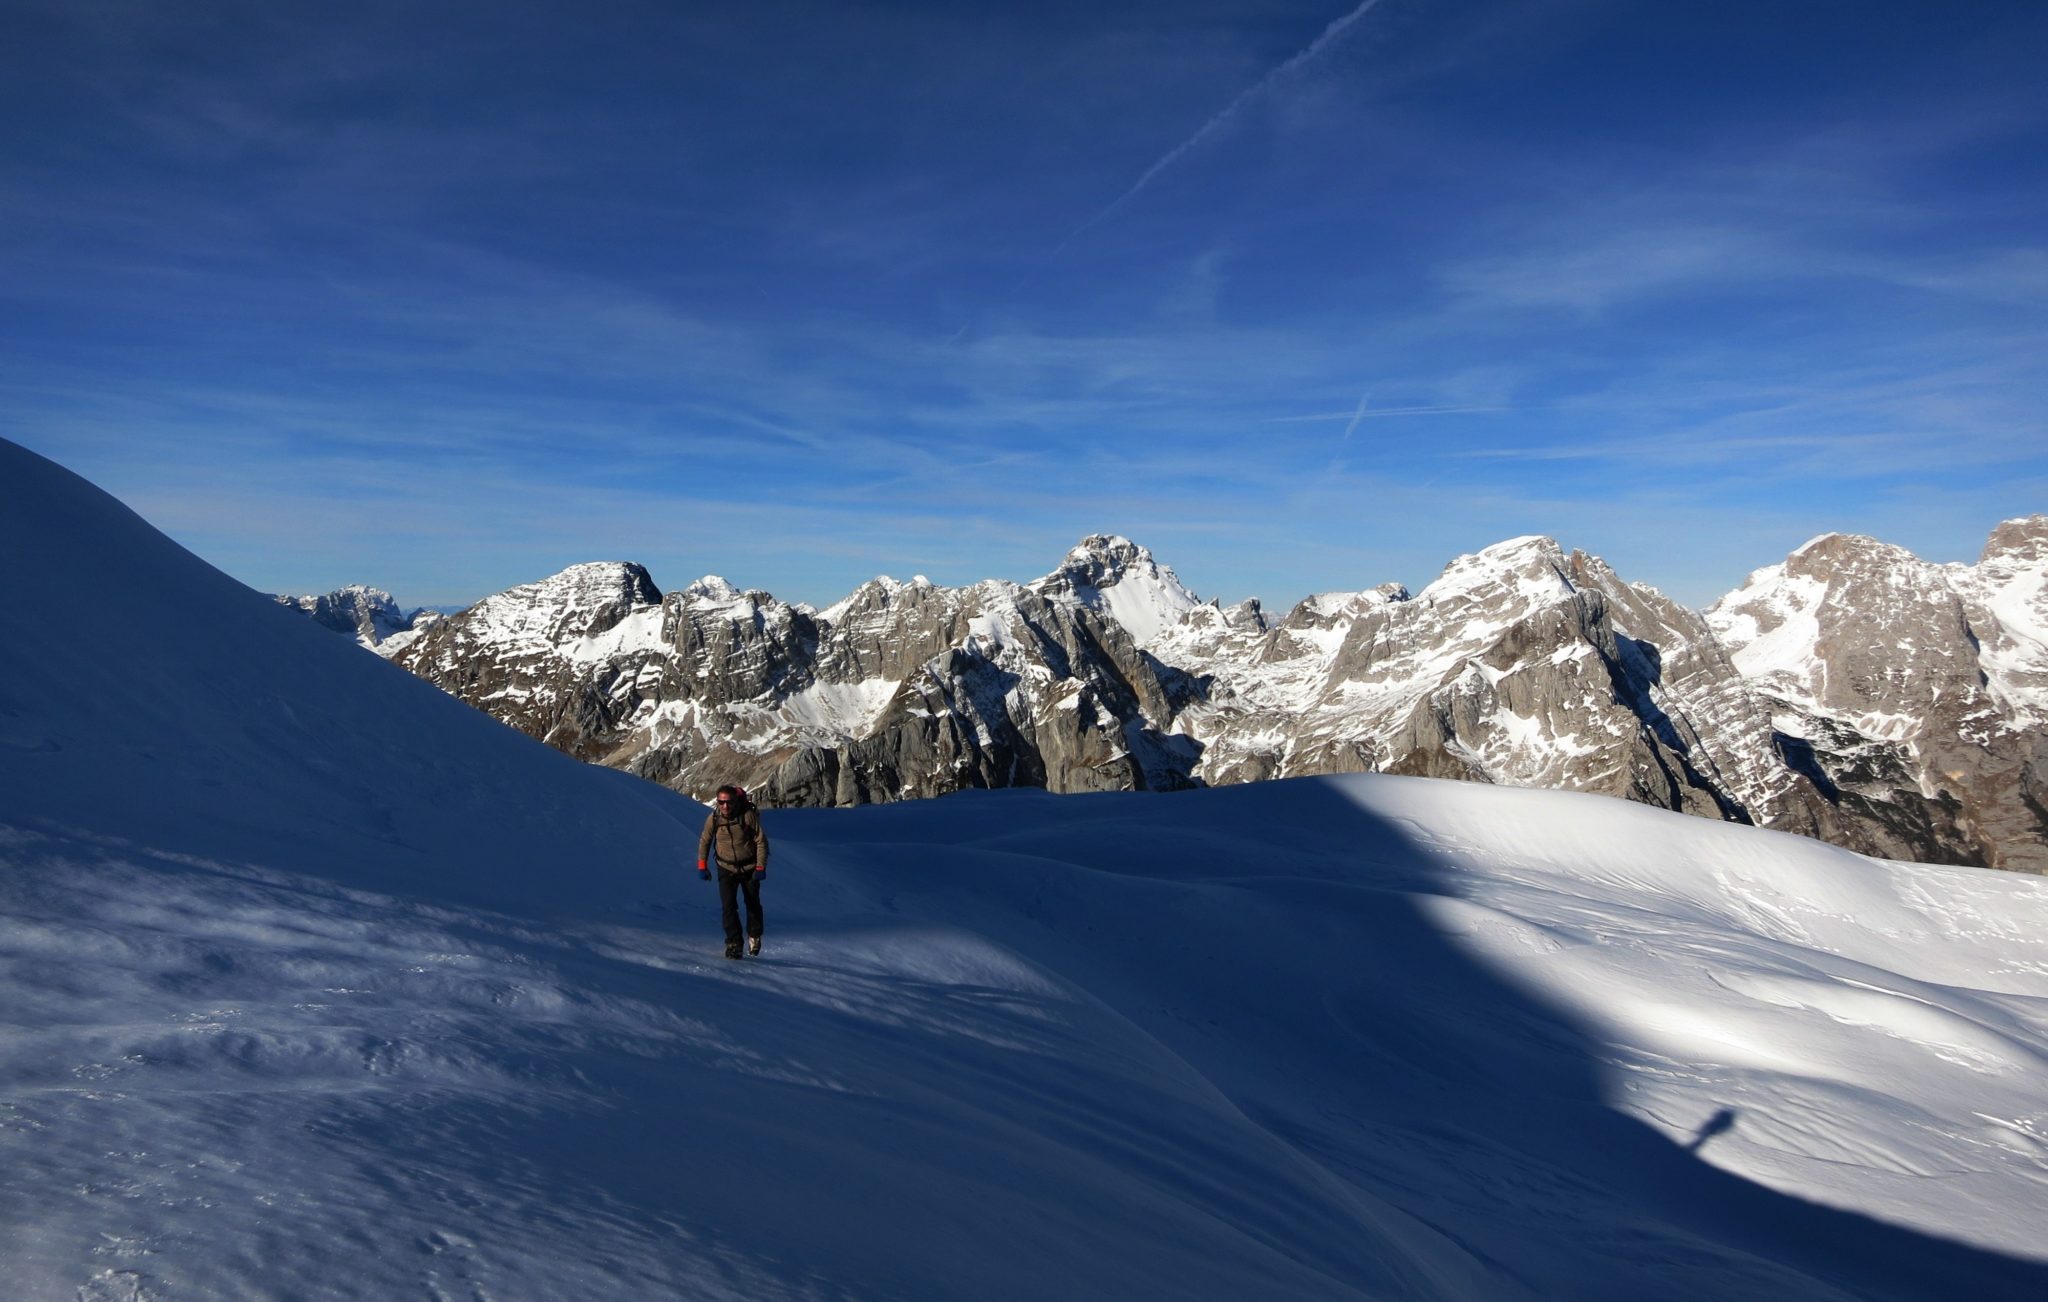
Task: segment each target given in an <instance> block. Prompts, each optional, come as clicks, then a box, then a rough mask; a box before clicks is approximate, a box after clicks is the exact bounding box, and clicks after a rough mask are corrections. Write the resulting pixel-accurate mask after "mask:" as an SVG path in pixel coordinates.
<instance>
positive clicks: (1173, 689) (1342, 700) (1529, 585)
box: [395, 517, 2048, 871]
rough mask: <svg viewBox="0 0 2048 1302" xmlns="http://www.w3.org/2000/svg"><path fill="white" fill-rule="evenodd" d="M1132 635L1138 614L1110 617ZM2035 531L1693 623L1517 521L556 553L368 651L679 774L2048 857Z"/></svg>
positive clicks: (783, 795)
mask: <svg viewBox="0 0 2048 1302" xmlns="http://www.w3.org/2000/svg"><path fill="white" fill-rule="evenodd" d="M1133 626H1135V627H1133ZM2044 633H2048V517H2035V518H2033V519H2032V520H2028V521H2011V522H2008V523H2007V524H2005V525H2002V526H2000V529H1999V531H1998V532H1997V533H1995V534H1994V535H1993V537H1992V541H1991V543H1990V545H1989V546H1987V547H1986V549H1985V553H1984V556H1983V558H1982V559H1981V560H1980V562H1979V563H1978V564H1977V565H1976V566H1947V567H1942V566H1931V565H1927V564H1925V563H1923V562H1920V561H1918V560H1917V559H1915V558H1913V557H1912V556H1911V555H1910V554H1908V553H1905V552H1903V551H1900V550H1899V549H1897V548H1891V547H1886V546H1885V545H1883V544H1880V543H1875V542H1873V541H1871V540H1869V539H1846V538H1839V537H1832V536H1831V537H1829V538H1824V539H1817V540H1816V541H1815V542H1814V543H1811V544H1809V545H1808V546H1807V547H1804V548H1801V549H1800V550H1799V551H1798V552H1796V553H1794V554H1793V556H1792V557H1790V558H1788V560H1787V561H1786V562H1785V563H1784V564H1783V565H1780V566H1773V567H1770V568H1769V569H1766V570H1761V571H1758V573H1757V574H1756V575H1754V576H1752V579H1751V582H1750V584H1749V585H1748V586H1746V587H1745V588H1744V589H1743V590H1741V591H1739V592H1737V593H1734V594H1731V595H1730V596H1729V597H1728V598H1726V599H1725V600H1724V601H1723V602H1721V603H1720V604H1719V605H1717V606H1716V607H1714V608H1713V610H1712V611H1710V612H1709V613H1708V614H1707V615H1705V616H1703V615H1702V614H1700V613H1698V612H1695V611H1692V610H1688V609H1686V608H1685V607H1683V606H1680V605H1679V604H1678V603H1676V602H1674V601H1672V600H1670V599H1669V598H1667V597H1665V596H1664V595H1663V594H1662V593H1660V592H1658V591H1657V590H1656V589H1654V588H1649V587H1645V586H1642V585H1640V584H1634V583H1629V582H1626V581H1625V580H1623V579H1622V578H1621V577H1620V576H1619V575H1617V574H1616V573H1615V572H1614V571H1613V570H1612V568H1610V567H1609V566H1608V565H1607V564H1606V563H1605V562H1603V561H1601V560H1600V559H1599V558H1597V557H1593V556H1588V555H1586V554H1585V553H1582V552H1571V553H1566V552H1565V551H1563V550H1562V549H1561V548H1560V547H1559V546H1558V545H1557V544H1556V543H1555V542H1554V541H1552V540H1550V539H1548V538H1519V539H1514V540H1511V541H1509V542H1506V543H1501V544H1499V545H1497V546H1494V547H1490V548H1487V549H1486V550H1484V551H1481V552H1477V553H1474V554H1472V555H1470V556H1462V557H1459V558H1458V559H1456V560H1454V561H1453V562H1451V564H1450V565H1449V566H1447V567H1446V569H1445V570H1444V573H1443V574H1442V575H1441V576H1439V577H1438V578H1437V580H1436V581H1435V582H1433V583H1431V584H1430V585H1429V586H1428V587H1426V588H1424V589H1423V590H1422V591H1421V592H1420V593H1416V594H1410V593H1409V592H1408V590H1407V589H1405V588H1403V587H1401V586H1400V585H1397V584H1387V585H1384V586H1382V587H1379V588H1376V589H1371V590H1368V591H1363V592H1355V593H1338V594H1324V595H1320V596H1315V597H1311V598H1308V599H1307V600H1305V601H1303V602H1301V603H1300V604H1299V605H1297V606H1296V607H1295V608H1294V609H1293V610H1292V611H1291V612H1289V613H1288V615H1287V616H1286V618H1285V619H1282V620H1280V621H1278V622H1277V623H1275V622H1273V621H1272V620H1271V619H1270V618H1269V617H1268V616H1267V615H1266V613H1265V612H1264V611H1263V610H1262V609H1261V608H1260V607H1259V606H1258V603H1256V602H1246V603H1243V604H1241V605H1239V606H1235V607H1232V608H1230V609H1227V610H1226V609H1224V608H1222V607H1220V606H1218V605H1215V604H1207V605H1204V604H1201V603H1199V602H1198V601H1197V600H1196V599H1195V598H1194V596H1193V595H1192V594H1191V593H1189V592H1188V590H1187V589H1186V588H1185V587H1183V586H1182V585H1181V584H1180V582H1179V580H1178V579H1177V578H1175V577H1174V576H1173V572H1172V571H1171V570H1170V569H1167V568H1166V567H1164V566H1161V565H1159V564H1158V563H1157V562H1156V561H1155V560H1154V559H1153V558H1152V556H1151V554H1150V553H1149V552H1146V551H1145V550H1144V549H1143V548H1140V547H1137V546H1136V545H1135V544H1132V543H1131V542H1130V541H1129V540H1127V539H1123V538H1118V537H1114V536H1108V535H1098V536H1095V537H1091V538H1088V539H1085V540H1083V542H1082V543H1081V544H1080V545H1079V546H1078V547H1076V548H1075V549H1074V551H1073V552H1072V553H1070V554H1069V555H1068V556H1067V557H1066V558H1065V560H1064V561H1063V562H1062V563H1061V565H1060V567H1059V568H1058V569H1057V570H1055V571H1054V572H1053V573H1052V574H1049V575H1047V576H1046V577H1045V578H1043V579H1040V580H1038V581H1036V582H1034V583H1031V584H1028V585H1022V586H1020V585H1017V584H1013V583H1005V582H996V581H991V582H986V583H980V584H975V585H973V586H971V587H965V588H943V587H938V586H935V585H933V584H931V583H930V582H928V581H926V580H924V579H921V578H920V579H915V580H913V581H911V582H909V583H899V582H896V581H895V580H892V579H876V580H874V581H872V582H869V583H866V584H863V585H862V586H861V587H860V588H858V589H857V590H855V591H854V592H853V593H851V594H849V595H848V596H847V597H846V598H845V599H844V600H842V601H840V602H839V603H837V604H836V605H834V606H831V607H829V608H828V609H826V610H824V611H815V610H812V609H810V608H808V607H801V606H790V605H788V604H786V603H783V602H780V601H778V600H776V599H775V598H774V597H772V596H770V595H769V594H767V593H765V592H743V591H740V590H739V589H736V588H734V587H732V586H731V585H729V584H727V583H725V582H724V581H723V580H721V579H717V578H706V579H701V580H699V581H698V582H696V583H694V584H692V585H690V586H689V587H688V588H685V589H683V590H681V591H679V592H672V593H669V594H668V595H667V596H663V595H662V594H661V593H660V592H659V591H658V590H657V589H656V588H655V587H654V584H653V582H652V581H651V580H650V579H649V578H648V576H647V575H646V573H645V571H643V570H641V569H640V568H639V567H638V566H628V565H616V564H614V565H593V566H577V567H573V568H572V569H570V570H566V571H564V572H563V573H562V574H559V575H556V576H555V577H553V578H551V579H549V580H546V581H545V582H543V583H539V584H531V585H527V586H526V587H522V588H516V589H513V590H511V591H510V592H506V593H501V594H499V596H497V597H494V598H491V599H490V600H489V601H486V602H484V603H482V604H480V605H479V606H477V607H475V608H474V609H472V610H471V611H468V612H465V613H464V614H463V615H460V616H456V617H452V618H450V619H449V620H447V621H446V622H445V623H444V624H442V625H441V626H440V627H438V628H434V629H432V630H430V631H428V632H426V633H424V634H421V635H419V636H418V638H417V640H416V641H415V642H414V644H413V645H412V646H410V647H407V648H404V649H403V650H401V651H400V652H398V654H397V655H396V656H395V658H396V659H397V661H398V662H399V663H401V664H404V665H405V666H406V667H408V668H410V669H412V670H413V671H414V672H415V673H419V674H421V675H422V676H424V677H427V678H429V679H431V680H432V681H434V682H436V683H439V684H440V685H441V686H442V687H444V688H446V689H447V690H449V691H451V692H453V693H455V694H456V695H458V696H461V697H463V698H464V699H465V700H469V701H471V702H472V703H474V704H476V705H478V706H479V707H481V708H483V709H485V710H487V711H489V712H490V713H492V714H495V715H497V716H498V717H499V718H501V719H504V720H506V721H507V722H509V723H512V724H513V725H514V726H517V727H519V728H521V729H523V730H525V731H526V732H528V733H529V734H531V735H533V736H535V737H537V738H541V739H543V740H545V741H547V742H549V743H550V744H552V745H555V746H557V747H559V748H561V749H563V750H566V751H569V752H570V753H572V754H575V755H578V756H581V757H582V758H585V759H588V760H592V761H594V762H598V763H604V764H608V765H612V766H614V767H618V768H622V769H626V770H629V771H631V772H634V773H638V774H641V775H642V776H645V777H648V778H651V779H653V780H655V781H659V782H663V783H665V784H668V785H670V786H674V787H676V788H678V789H680V790H683V791H686V792H690V793H692V794H695V795H699V796H702V795H705V794H707V793H708V792H710V791H711V790H712V789H714V788H715V787H717V786H718V785H720V784H721V783H724V782H731V781H738V782H741V783H743V784H744V785H746V786H748V787H749V788H750V789H752V790H754V791H756V792H757V793H758V794H759V795H760V796H761V797H762V798H763V799H764V800H766V801H768V802H769V803H780V804H833V805H845V804H860V803H867V802H873V801H887V800H898V799H905V798H910V797H916V796H926V795H934V794H940V793H943V792H946V791H952V790H957V789H960V788H963V787H992V786H1012V785H1028V786H1043V787H1047V788H1049V789H1051V790H1055V791H1093V790H1128V789H1136V788H1160V787H1174V786H1181V785H1188V784H1215V783H1226V782H1241V781H1252V780H1259V779H1265V778H1275V777H1287V776H1295V775H1306V774H1317V773H1332V772H1346V771H1354V770H1379V771H1388V772H1396V773H1410V774H1421V775H1428V776H1436V777H1448V778H1458V779H1464V780H1473V781H1484V782H1496V783H1504V784H1512V785H1517V786H1541V787H1551V788H1562V789H1567V790H1575V791H1585V792H1596V793H1603V794H1608V795H1615V796H1621V797H1624V798H1627V799H1632V800H1638V801H1643V802H1646V803H1650V804H1655V805H1660V806H1663V807H1666V808H1671V809H1677V810H1683V811H1686V812H1690V813H1695V814H1700V815H1703V816H1707V817H1718V818H1725V819H1732V820H1737V821H1743V822H1752V823H1757V824H1760V825H1762V826H1766V827H1774V828H1780V829H1783V830H1786V831H1791V832H1798V833H1801V834H1805V835H1811V836H1818V837H1822V838H1825V839H1827V840H1830V841H1834V842H1837V843H1839V844H1843V845H1847V846H1850V847H1852V848H1855V849H1858V850H1862V851H1864V852H1866V853H1872V854H1878V855H1883V856H1885V857H1890V858H1915V859H1926V860H1936V861H1942V862H1964V863H1975V862H1981V863H1989V864H1994V865H1997V866H2003V867H2016V868H2027V869H2032V870H2037V871H2039V870H2042V869H2044V868H2048V862H2044V859H2043V856H2042V854H2041V846H2042V838H2043V828H2044V825H2048V810H2044V804H2043V793H2044V791H2048V760H2044V753H2043V742H2042V737H2043V735H2044V730H2043V728H2042V727H2041V723H2042V720H2043V717H2044V715H2048V646H2044V641H2043V638H2044Z"/></svg>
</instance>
